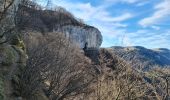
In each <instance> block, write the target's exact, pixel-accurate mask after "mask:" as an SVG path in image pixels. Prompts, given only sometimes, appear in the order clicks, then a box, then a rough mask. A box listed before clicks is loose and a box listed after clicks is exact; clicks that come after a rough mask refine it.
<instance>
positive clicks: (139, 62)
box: [108, 46, 170, 70]
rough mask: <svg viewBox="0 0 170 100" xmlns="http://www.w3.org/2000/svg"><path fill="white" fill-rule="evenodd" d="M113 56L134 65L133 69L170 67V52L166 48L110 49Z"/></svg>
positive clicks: (115, 47)
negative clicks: (156, 66)
mask: <svg viewBox="0 0 170 100" xmlns="http://www.w3.org/2000/svg"><path fill="white" fill-rule="evenodd" d="M108 49H109V50H110V51H111V52H112V53H113V54H115V55H117V56H119V57H121V58H123V59H124V60H125V61H127V62H130V63H132V65H134V66H133V67H137V68H141V69H143V70H147V69H149V68H151V67H153V66H155V65H158V66H161V67H165V66H170V50H168V49H165V48H158V49H147V48H144V47H141V46H132V47H120V46H113V47H111V48H108Z"/></svg>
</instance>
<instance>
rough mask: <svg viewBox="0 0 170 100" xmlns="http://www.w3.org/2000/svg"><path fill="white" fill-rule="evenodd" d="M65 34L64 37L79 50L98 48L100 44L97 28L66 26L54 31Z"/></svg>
mask: <svg viewBox="0 0 170 100" xmlns="http://www.w3.org/2000/svg"><path fill="white" fill-rule="evenodd" d="M55 31H56V32H62V33H65V34H66V37H68V38H69V39H71V40H73V42H74V43H78V45H79V46H80V48H84V47H85V44H87V48H99V47H100V45H101V43H102V36H101V33H100V31H99V30H98V29H97V28H94V27H91V26H72V25H66V26H63V27H61V28H58V29H57V30H55Z"/></svg>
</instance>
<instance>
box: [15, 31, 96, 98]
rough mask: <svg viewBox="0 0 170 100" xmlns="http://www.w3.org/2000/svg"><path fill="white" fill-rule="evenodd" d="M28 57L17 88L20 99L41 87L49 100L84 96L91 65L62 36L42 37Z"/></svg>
mask: <svg viewBox="0 0 170 100" xmlns="http://www.w3.org/2000/svg"><path fill="white" fill-rule="evenodd" d="M28 55H29V59H28V61H27V66H26V69H24V71H23V73H22V75H21V79H20V80H21V82H20V84H18V85H19V89H20V93H21V95H22V96H23V97H26V98H29V97H30V95H32V94H34V93H35V92H37V91H38V90H39V89H40V88H42V87H43V88H44V90H45V92H46V95H47V96H48V97H49V98H51V99H54V100H62V99H63V98H66V97H68V96H72V95H77V94H80V93H81V92H83V90H84V89H85V88H86V87H87V86H88V85H89V84H90V83H91V81H92V79H93V77H92V74H91V73H90V61H89V60H88V59H87V58H85V57H84V55H83V54H81V53H80V51H79V49H77V48H76V47H75V46H73V45H72V44H71V43H70V42H69V41H67V39H66V38H65V37H64V35H63V34H60V33H58V34H55V35H54V33H51V34H50V33H49V34H48V35H45V36H44V38H42V39H41V41H40V42H39V44H38V46H34V47H33V48H31V49H30V51H28Z"/></svg>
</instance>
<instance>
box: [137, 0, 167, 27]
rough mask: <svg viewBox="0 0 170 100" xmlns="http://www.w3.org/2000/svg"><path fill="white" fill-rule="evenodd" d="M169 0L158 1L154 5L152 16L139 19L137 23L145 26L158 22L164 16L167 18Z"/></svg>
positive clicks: (163, 18)
mask: <svg viewBox="0 0 170 100" xmlns="http://www.w3.org/2000/svg"><path fill="white" fill-rule="evenodd" d="M169 5H170V0H163V2H161V3H159V4H158V5H156V6H155V7H154V9H155V12H154V13H153V15H152V16H150V17H147V18H144V19H142V20H141V21H139V24H140V25H142V26H144V27H147V26H150V25H154V24H159V22H161V21H162V20H165V18H169V16H170V6H169Z"/></svg>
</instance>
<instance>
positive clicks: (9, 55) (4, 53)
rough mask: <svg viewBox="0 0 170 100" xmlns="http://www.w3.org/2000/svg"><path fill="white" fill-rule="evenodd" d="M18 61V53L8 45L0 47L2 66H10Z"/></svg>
mask: <svg viewBox="0 0 170 100" xmlns="http://www.w3.org/2000/svg"><path fill="white" fill-rule="evenodd" d="M16 60H17V53H16V51H15V50H14V49H13V48H12V47H11V46H8V45H1V46H0V63H1V64H2V66H10V65H11V64H13V63H14V62H15V61H16Z"/></svg>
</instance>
